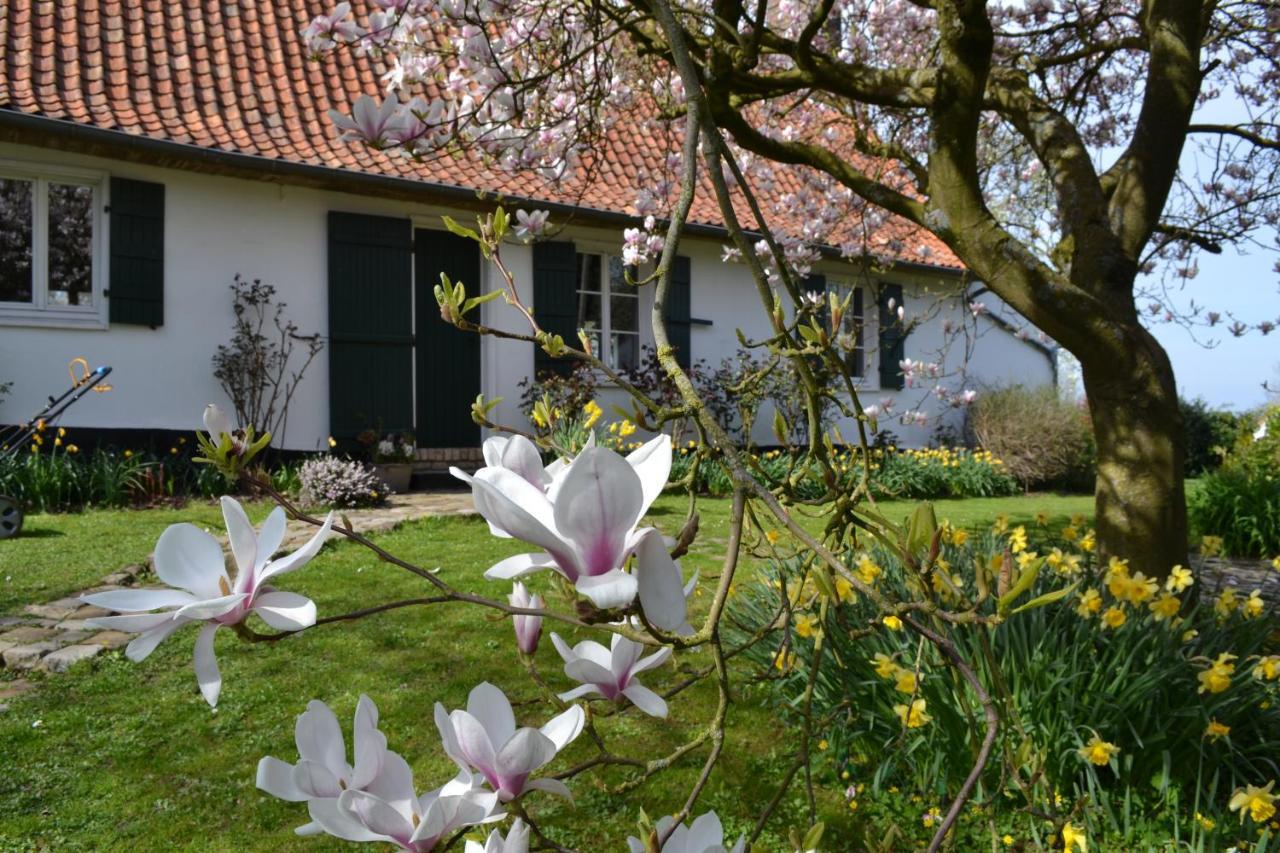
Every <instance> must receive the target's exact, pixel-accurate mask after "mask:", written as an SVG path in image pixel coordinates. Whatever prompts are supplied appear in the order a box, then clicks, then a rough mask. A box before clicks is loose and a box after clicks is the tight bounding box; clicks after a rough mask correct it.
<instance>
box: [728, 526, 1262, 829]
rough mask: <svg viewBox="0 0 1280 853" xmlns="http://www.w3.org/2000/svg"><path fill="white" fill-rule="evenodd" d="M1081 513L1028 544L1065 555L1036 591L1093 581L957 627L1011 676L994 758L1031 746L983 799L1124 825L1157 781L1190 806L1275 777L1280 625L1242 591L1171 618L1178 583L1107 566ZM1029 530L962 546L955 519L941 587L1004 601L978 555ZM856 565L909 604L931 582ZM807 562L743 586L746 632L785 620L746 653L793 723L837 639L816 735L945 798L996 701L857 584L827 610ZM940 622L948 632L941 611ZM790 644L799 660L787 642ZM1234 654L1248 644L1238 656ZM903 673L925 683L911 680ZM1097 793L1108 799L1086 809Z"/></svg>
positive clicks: (1179, 600)
mask: <svg viewBox="0 0 1280 853" xmlns="http://www.w3.org/2000/svg"><path fill="white" fill-rule="evenodd" d="M1072 527H1073V532H1071V533H1070V534H1068V535H1069V536H1070V537H1071V538H1070V540H1068V539H1066V538H1061V537H1059V538H1055V539H1045V540H1044V541H1041V542H1032V543H1029V547H1035V548H1037V549H1039V550H1040V553H1041V554H1046V555H1052V558H1053V562H1052V563H1051V564H1050V565H1046V567H1045V568H1044V569H1043V571H1042V572H1041V576H1040V577H1039V579H1038V580H1037V583H1036V585H1035V587H1033V589H1031V590H1030V591H1029V592H1028V593H1027V594H1026V598H1027V599H1028V600H1029V599H1031V597H1032V596H1037V595H1041V594H1044V593H1046V592H1048V591H1050V590H1051V589H1055V588H1057V589H1061V588H1063V587H1065V586H1067V585H1068V584H1069V583H1072V582H1079V584H1080V587H1079V588H1078V589H1076V591H1075V593H1074V594H1069V596H1068V597H1067V598H1065V599H1062V600H1059V601H1056V602H1052V603H1049V604H1047V605H1045V606H1042V607H1038V608H1035V609H1031V610H1029V611H1027V612H1024V613H1018V614H1016V615H1015V616H1014V617H1012V618H1009V619H1006V620H1005V621H1003V622H1002V623H1000V624H999V625H998V626H995V627H994V628H991V629H989V630H984V631H969V630H953V631H948V632H947V633H948V634H949V635H950V637H951V638H952V640H953V641H954V642H955V643H956V644H957V647H958V650H959V652H960V654H961V656H962V657H964V658H965V659H967V660H969V661H973V662H975V664H976V665H977V667H978V670H979V674H980V676H981V679H982V681H983V683H984V684H987V685H996V691H995V696H996V699H997V702H998V704H999V707H1000V709H1001V710H1000V714H1001V717H1002V723H1001V727H1000V730H999V735H998V740H997V743H996V754H1003V755H1005V756H1007V757H1010V758H1014V757H1016V761H1015V763H1016V764H1018V765H1021V766H1020V767H1019V768H1018V771H1017V775H1018V777H1019V778H1017V779H1016V780H1015V779H1013V778H1010V777H1008V776H1006V775H1004V773H1005V770H1006V769H1007V765H1005V766H1004V767H1002V762H1000V761H993V762H992V763H991V764H990V765H988V768H987V772H986V773H985V775H984V776H983V778H982V779H981V782H980V784H981V786H982V788H983V790H984V791H985V793H984V795H983V799H984V800H1001V799H1002V798H1005V797H1013V798H1014V800H1013V801H1012V802H1010V805H1014V803H1017V804H1018V805H1020V806H1022V807H1025V808H1028V809H1037V810H1041V811H1048V812H1058V813H1063V812H1074V813H1077V814H1079V813H1082V812H1083V813H1084V814H1087V815H1089V816H1090V817H1089V819H1090V820H1092V821H1100V822H1102V823H1103V824H1104V826H1102V827H1099V829H1102V830H1111V831H1114V830H1116V828H1117V827H1123V826H1124V825H1127V824H1128V823H1129V822H1130V816H1129V815H1128V814H1123V815H1121V814H1120V813H1122V812H1125V811H1126V809H1127V808H1129V807H1132V806H1133V805H1134V804H1136V803H1137V802H1140V801H1141V800H1142V799H1144V798H1150V797H1152V796H1156V795H1158V797H1157V799H1160V798H1164V799H1168V798H1174V799H1178V800H1179V801H1180V802H1181V803H1182V804H1183V805H1182V808H1183V817H1184V818H1189V816H1190V814H1189V812H1190V811H1191V810H1196V811H1203V812H1205V813H1206V814H1210V813H1217V814H1225V806H1226V802H1225V800H1226V797H1227V792H1230V791H1231V790H1232V788H1233V786H1237V785H1242V784H1247V783H1248V784H1251V783H1250V782H1249V781H1248V780H1257V779H1259V778H1270V777H1272V776H1274V775H1275V773H1276V769H1277V765H1276V759H1277V756H1280V706H1277V704H1276V702H1275V700H1276V698H1277V696H1276V690H1277V687H1278V686H1280V682H1277V681H1276V680H1275V676H1274V671H1273V670H1266V669H1263V667H1262V666H1261V665H1260V664H1259V656H1260V655H1266V654H1268V653H1273V652H1274V649H1273V648H1272V647H1270V646H1269V645H1268V635H1269V634H1270V633H1271V632H1274V631H1276V630H1277V628H1280V621H1277V619H1276V617H1275V615H1274V614H1267V613H1265V611H1263V610H1262V609H1261V608H1258V607H1256V605H1248V604H1243V602H1245V601H1248V599H1244V598H1243V597H1241V596H1235V595H1232V596H1230V597H1228V598H1225V599H1219V600H1217V601H1206V602H1203V603H1202V604H1201V605H1199V606H1197V605H1195V603H1194V591H1192V592H1189V593H1188V592H1182V593H1181V594H1180V595H1178V596H1174V598H1173V603H1174V604H1176V606H1177V608H1178V612H1176V613H1165V614H1164V616H1163V618H1158V615H1157V613H1156V612H1155V610H1154V609H1153V608H1152V607H1151V604H1152V603H1153V602H1154V601H1156V600H1157V598H1160V597H1162V596H1164V595H1165V589H1162V588H1160V587H1158V586H1156V585H1155V584H1154V583H1147V582H1146V579H1143V578H1141V577H1140V576H1138V575H1132V576H1131V575H1130V574H1129V573H1128V571H1127V568H1123V567H1120V566H1119V565H1117V566H1116V567H1115V568H1114V569H1113V568H1112V567H1109V566H1108V567H1099V566H1097V565H1095V564H1093V563H1092V562H1091V555H1090V553H1088V552H1080V553H1073V551H1072V544H1073V543H1079V542H1081V541H1082V540H1081V539H1080V537H1079V532H1080V531H1079V529H1078V528H1077V526H1076V525H1072ZM1025 532H1026V531H1025V530H1023V533H1025ZM1032 535H1033V536H1034V535H1035V533H1034V531H1032ZM1015 538H1016V537H1015V535H1014V533H1013V532H1012V531H1007V530H999V529H997V530H996V531H991V532H980V533H979V532H974V533H971V534H970V535H968V536H967V541H965V542H964V543H963V544H960V545H957V544H956V542H957V537H956V536H955V531H954V530H953V529H951V528H950V527H949V526H947V525H944V526H943V540H942V541H943V544H942V557H943V559H944V560H945V563H942V564H939V565H940V566H942V567H943V569H944V570H945V571H947V572H949V573H951V574H952V577H951V578H950V579H949V580H947V581H943V582H940V580H939V579H938V578H937V577H936V576H930V578H929V579H928V586H929V588H931V589H932V590H933V594H932V597H933V598H935V599H936V600H938V601H940V602H942V603H943V604H944V606H948V607H951V608H952V609H957V608H959V609H964V608H965V607H966V606H969V605H965V604H964V603H963V602H960V601H959V598H961V597H963V598H964V599H965V600H966V601H970V602H977V604H976V607H977V609H978V610H980V611H985V610H988V609H989V608H990V607H991V603H990V599H987V600H986V602H983V600H982V596H981V594H980V591H979V586H978V584H977V582H976V577H975V570H974V566H975V565H990V564H991V560H992V558H993V557H997V556H998V555H1001V554H1003V553H1004V552H1005V549H1007V548H1010V547H1017V545H1016V544H1015V543H1014V541H1013V540H1014V539H1015ZM1086 538H1087V537H1086ZM1052 549H1057V550H1056V551H1055V550H1052ZM1024 553H1027V552H1025V551H1024ZM1073 561H1075V562H1078V566H1074V565H1073ZM847 563H848V564H849V565H850V566H851V567H855V571H857V572H858V573H859V574H860V575H862V576H863V579H864V580H869V581H872V582H874V585H875V586H876V587H877V588H878V589H879V590H880V591H881V592H883V593H884V594H885V595H886V596H887V597H889V598H890V599H891V600H910V598H911V597H912V596H913V593H912V592H911V591H910V588H912V587H914V588H915V589H916V590H919V589H920V586H919V584H920V581H919V580H918V579H917V578H916V577H915V576H910V575H908V574H907V573H906V572H904V570H903V568H902V566H901V563H900V562H898V560H897V559H896V558H895V557H894V556H892V555H891V554H890V553H889V552H887V551H881V550H878V549H876V550H872V551H869V552H865V553H855V554H850V555H848V558H847ZM806 564H807V561H804V560H802V559H792V560H789V561H783V562H780V563H775V564H774V566H773V568H772V569H771V571H770V573H769V574H768V575H767V577H766V578H765V579H764V580H763V581H761V582H759V583H757V584H754V585H751V586H749V587H747V588H746V589H745V590H744V593H743V594H742V595H740V596H739V597H738V599H737V600H736V601H735V603H734V604H733V608H732V611H731V619H730V620H729V621H730V623H731V624H733V625H735V626H736V631H738V632H739V636H735V638H734V640H733V642H735V643H736V642H741V641H744V640H745V639H746V638H748V637H751V636H754V635H756V634H757V633H758V632H760V631H766V632H767V631H769V626H770V625H772V626H773V628H772V632H773V636H774V637H776V639H773V640H770V641H766V642H764V643H760V644H757V645H755V646H753V647H749V648H748V650H747V652H746V654H747V656H748V657H749V658H750V659H751V660H753V661H754V662H755V663H756V664H757V665H758V666H759V667H760V669H761V670H762V672H764V673H766V674H767V675H766V676H765V677H766V678H767V679H768V681H769V683H770V684H771V685H772V687H771V692H772V694H773V697H774V700H775V701H776V703H777V705H778V707H779V708H780V709H781V712H782V713H783V714H784V715H789V716H791V717H792V719H793V720H794V719H795V717H794V714H795V709H798V708H801V707H803V703H802V698H803V693H804V690H805V688H806V685H807V683H808V678H807V675H806V673H805V672H804V671H803V670H804V667H803V666H801V665H800V664H798V663H796V664H794V665H793V664H791V663H790V661H792V660H794V661H797V662H799V661H805V660H809V659H811V655H812V653H813V650H814V643H815V641H816V639H817V637H818V636H819V633H820V634H821V636H822V638H823V642H824V644H825V648H826V652H825V654H824V658H823V664H822V667H821V669H820V670H819V673H818V677H817V679H816V681H815V684H814V691H813V698H812V702H813V704H812V710H811V714H812V719H813V720H816V721H822V722H821V724H820V725H821V727H820V728H819V729H818V730H817V731H816V732H815V733H814V737H815V738H818V737H821V738H823V739H824V740H825V741H827V742H829V744H830V753H829V754H830V757H831V760H832V761H833V762H834V764H835V766H836V767H837V768H838V767H846V768H850V769H855V770H856V772H858V776H859V780H860V781H859V784H870V785H871V786H873V787H874V788H875V789H877V790H882V789H885V788H889V789H890V790H896V789H895V788H894V787H893V786H897V785H901V786H903V787H905V788H909V789H911V790H914V791H918V792H920V793H921V794H923V795H924V797H925V799H926V800H927V801H929V802H945V801H946V800H947V798H948V797H950V796H952V795H953V794H954V791H955V790H956V788H957V787H958V786H959V784H960V783H961V781H962V780H963V778H964V776H965V775H966V774H967V772H968V769H969V768H970V767H971V766H972V763H973V756H974V754H975V751H976V750H977V748H978V745H979V743H980V741H981V738H982V735H983V733H984V727H983V725H982V724H981V721H982V708H981V704H980V703H979V702H978V701H977V699H976V697H975V695H974V694H973V693H972V691H971V690H970V689H969V688H968V687H967V686H966V685H964V683H963V682H961V681H960V680H959V679H957V678H955V677H954V673H953V672H951V671H949V670H948V669H947V667H946V666H945V665H944V663H943V661H942V660H941V658H940V656H939V654H938V652H937V651H936V649H934V647H932V646H930V645H928V644H921V643H919V642H917V638H915V637H914V636H913V635H912V634H911V633H910V632H905V631H904V632H896V631H889V630H880V631H875V632H872V633H871V635H870V636H864V635H865V634H866V633H867V632H866V627H867V626H868V625H873V624H875V623H876V621H877V616H878V613H879V611H878V610H877V608H876V607H875V606H874V605H873V604H872V603H870V602H869V601H867V600H866V599H865V598H858V597H855V596H853V595H851V594H849V593H848V591H847V590H846V593H845V594H844V595H843V596H841V597H839V598H837V600H836V601H834V602H831V601H830V600H828V601H829V607H828V610H827V615H826V620H825V622H823V621H822V619H821V615H820V612H819V610H818V608H817V606H816V604H817V602H818V601H819V600H820V596H819V595H818V592H817V587H816V584H814V583H813V582H812V581H811V580H807V579H805V575H804V567H805V565H806ZM935 575H936V572H935ZM784 590H785V591H786V593H787V600H788V603H787V605H786V607H785V608H784V604H783V599H782V594H783V591H784ZM1113 590H1114V591H1115V592H1117V593H1118V594H1119V596H1118V597H1117V596H1116V595H1113V594H1112V591H1113ZM1134 590H1140V591H1137V592H1135V591H1134ZM1086 592H1088V594H1089V597H1090V600H1093V599H1094V597H1095V596H1096V600H1097V602H1098V606H1097V607H1096V608H1090V607H1087V606H1084V604H1083V602H1084V597H1083V596H1084V594H1085V593H1086ZM947 602H949V603H947ZM1112 607H1115V608H1118V609H1119V611H1120V612H1121V613H1122V614H1123V615H1124V621H1123V624H1120V625H1119V626H1118V627H1117V628H1110V627H1106V626H1105V625H1104V623H1103V620H1102V618H1101V614H1102V613H1103V612H1105V610H1107V609H1109V608H1112ZM786 609H790V610H791V611H792V614H793V615H792V616H791V619H790V622H791V624H792V625H793V626H795V627H794V629H792V630H789V631H785V632H784V630H783V626H782V623H781V620H779V619H778V615H779V614H781V613H784V612H785V611H786ZM933 625H934V627H935V629H937V630H946V629H945V628H944V626H943V625H942V623H941V622H937V623H933ZM792 653H793V654H794V659H792V658H790V657H788V656H787V655H789V654H792ZM1224 653H1227V654H1233V655H1236V656H1237V657H1236V658H1235V659H1234V661H1232V660H1230V659H1225V660H1224V659H1222V658H1221V657H1220V655H1222V654H1224ZM780 662H781V663H780ZM1215 663H1218V664H1225V665H1228V666H1230V667H1231V671H1225V670H1224V674H1225V675H1226V677H1227V681H1226V684H1225V689H1220V690H1219V689H1218V687H1221V686H1222V685H1215V686H1214V687H1210V688H1209V689H1205V688H1206V687H1208V685H1209V682H1208V681H1207V680H1205V679H1204V678H1202V676H1204V675H1205V674H1206V673H1207V672H1209V671H1211V669H1212V667H1213V666H1214V664H1215ZM904 672H905V673H907V674H908V675H914V676H915V678H914V680H911V679H907V680H903V679H901V678H900V676H902V674H903V673H904ZM917 698H918V699H922V700H924V703H925V704H924V706H923V710H925V711H926V713H927V714H928V717H929V719H928V720H927V721H926V722H925V723H924V724H923V725H921V726H919V727H918V728H904V726H903V723H902V721H901V720H900V719H899V715H898V713H897V712H896V711H895V706H900V707H904V708H905V707H906V706H907V704H908V703H909V702H910V701H911V700H912V699H917ZM1211 721H1217V722H1219V723H1221V724H1223V725H1226V726H1228V727H1229V729H1230V731H1229V736H1226V737H1219V736H1218V734H1217V733H1214V732H1212V731H1211V730H1210V729H1209V725H1210V723H1211ZM1095 734H1096V735H1097V736H1098V737H1100V738H1101V739H1102V740H1104V741H1107V742H1110V743H1113V744H1115V745H1118V746H1119V747H1120V752H1119V755H1118V757H1117V758H1116V759H1115V760H1113V761H1109V762H1103V763H1102V765H1100V766H1095V765H1094V764H1091V763H1089V762H1088V761H1085V760H1084V759H1083V758H1082V756H1081V754H1080V752H1079V749H1080V747H1082V746H1083V745H1084V744H1086V743H1088V742H1089V741H1090V740H1091V739H1092V737H1093V736H1094V735H1095ZM859 768H860V769H859ZM845 784H847V783H845ZM1059 797H1061V801H1059ZM1086 801H1088V802H1090V803H1092V804H1093V805H1095V806H1100V808H1098V809H1093V808H1090V809H1088V810H1087V811H1084V810H1083V809H1082V807H1081V806H1080V805H1077V806H1075V808H1073V803H1075V804H1083V803H1084V802H1086ZM1193 803H1194V806H1192V805H1191V804H1193ZM1126 804H1128V805H1126ZM1188 807H1190V808H1188ZM1187 822H1188V823H1190V821H1189V820H1188V821H1187ZM1233 823H1234V821H1233ZM1215 849H1220V848H1215Z"/></svg>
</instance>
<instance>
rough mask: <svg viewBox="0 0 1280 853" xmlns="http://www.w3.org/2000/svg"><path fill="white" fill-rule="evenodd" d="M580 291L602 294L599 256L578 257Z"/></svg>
mask: <svg viewBox="0 0 1280 853" xmlns="http://www.w3.org/2000/svg"><path fill="white" fill-rule="evenodd" d="M578 290H589V291H591V292H593V293H599V292H600V256H599V255H578Z"/></svg>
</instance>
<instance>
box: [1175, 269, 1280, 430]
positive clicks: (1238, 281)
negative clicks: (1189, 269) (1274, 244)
mask: <svg viewBox="0 0 1280 853" xmlns="http://www.w3.org/2000/svg"><path fill="white" fill-rule="evenodd" d="M1274 263H1275V255H1274V254H1273V253H1270V252H1262V251H1258V250H1256V249H1255V250H1254V253H1253V254H1251V255H1248V256H1243V257H1242V256H1239V255H1238V254H1236V252H1235V250H1234V249H1228V250H1227V251H1225V252H1224V253H1223V254H1221V255H1201V256H1200V261H1199V264H1200V275H1199V276H1197V277H1196V278H1195V279H1194V280H1193V281H1191V282H1189V283H1188V284H1187V286H1186V290H1185V292H1184V293H1182V294H1179V298H1178V299H1177V302H1178V303H1179V304H1180V305H1182V306H1185V305H1186V304H1187V303H1188V301H1189V300H1190V299H1193V298H1194V299H1195V301H1196V304H1197V305H1204V306H1205V307H1206V309H1207V310H1211V311H1221V312H1223V313H1224V315H1225V313H1226V312H1228V311H1230V312H1232V313H1233V314H1235V315H1236V317H1238V318H1239V319H1240V320H1241V321H1242V322H1244V323H1249V324H1251V325H1253V324H1256V323H1258V322H1259V321H1261V320H1275V319H1277V318H1280V275H1277V273H1276V272H1275V271H1274V270H1273V269H1272V264H1274ZM1225 325H1227V324H1225V323H1224V324H1222V325H1220V326H1218V327H1217V328H1216V329H1212V330H1208V329H1203V328H1197V329H1196V330H1195V333H1196V335H1195V337H1196V338H1203V339H1205V340H1210V341H1214V342H1216V346H1213V347H1206V346H1204V345H1202V344H1201V343H1197V342H1196V340H1195V339H1194V338H1193V336H1192V335H1191V334H1190V333H1189V332H1188V331H1187V330H1186V329H1184V328H1182V327H1180V326H1177V325H1174V324H1168V325H1162V324H1156V325H1154V326H1152V332H1154V334H1155V336H1156V337H1157V338H1158V339H1159V341H1160V343H1161V344H1163V345H1164V347H1165V349H1166V350H1167V351H1168V352H1169V357H1170V358H1171V359H1172V360H1173V370H1174V373H1175V374H1176V375H1177V377H1178V390H1179V392H1180V393H1181V394H1182V396H1184V397H1188V398H1194V397H1203V398H1204V399H1205V400H1207V401H1208V402H1209V403H1210V404H1211V405H1214V406H1217V407H1221V408H1230V409H1247V408H1252V407H1254V406H1259V405H1261V404H1262V403H1264V402H1265V401H1266V392H1265V391H1263V389H1262V383H1263V382H1266V381H1269V382H1270V384H1271V385H1272V386H1273V387H1274V386H1280V331H1277V332H1272V333H1271V334H1270V335H1268V336H1267V337H1263V336H1262V335H1261V334H1260V333H1259V332H1257V331H1256V330H1254V331H1250V332H1249V333H1248V334H1246V335H1245V336H1244V337H1242V338H1236V337H1232V336H1231V334H1230V333H1228V332H1227V331H1225V329H1224V328H1223V326H1225Z"/></svg>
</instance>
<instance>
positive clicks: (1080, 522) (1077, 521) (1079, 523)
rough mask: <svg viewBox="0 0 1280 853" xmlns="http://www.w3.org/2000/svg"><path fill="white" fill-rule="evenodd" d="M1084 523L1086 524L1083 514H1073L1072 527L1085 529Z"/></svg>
mask: <svg viewBox="0 0 1280 853" xmlns="http://www.w3.org/2000/svg"><path fill="white" fill-rule="evenodd" d="M1084 523H1085V517H1084V515H1083V514H1082V513H1078V512H1076V513H1072V515H1071V525H1072V526H1073V527H1084Z"/></svg>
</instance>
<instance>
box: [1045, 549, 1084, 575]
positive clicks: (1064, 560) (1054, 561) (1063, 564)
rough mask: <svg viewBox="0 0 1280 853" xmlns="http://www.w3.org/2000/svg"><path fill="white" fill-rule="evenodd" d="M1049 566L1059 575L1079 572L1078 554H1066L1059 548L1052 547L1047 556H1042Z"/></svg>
mask: <svg viewBox="0 0 1280 853" xmlns="http://www.w3.org/2000/svg"><path fill="white" fill-rule="evenodd" d="M1044 561H1045V563H1046V564H1047V565H1048V566H1049V568H1051V569H1053V570H1054V571H1055V572H1057V573H1058V574H1060V575H1074V574H1078V573H1079V572H1080V555H1079V554H1068V553H1066V552H1064V551H1063V550H1062V549H1061V548H1054V549H1053V550H1052V551H1050V552H1049V556H1047V557H1045V558H1044Z"/></svg>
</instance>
